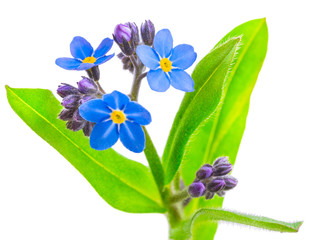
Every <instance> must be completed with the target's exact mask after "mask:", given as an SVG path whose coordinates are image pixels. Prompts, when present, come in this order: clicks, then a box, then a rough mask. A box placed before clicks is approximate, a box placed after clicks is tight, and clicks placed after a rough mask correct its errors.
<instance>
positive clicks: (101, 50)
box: [93, 38, 113, 58]
mask: <svg viewBox="0 0 310 240" xmlns="http://www.w3.org/2000/svg"><path fill="white" fill-rule="evenodd" d="M112 46H113V40H112V39H110V38H105V39H103V40H102V42H101V43H100V44H99V46H98V47H97V49H96V50H95V52H94V55H93V57H94V58H100V57H103V56H104V55H105V54H106V53H107V52H108V51H109V50H110V49H111V47H112Z"/></svg>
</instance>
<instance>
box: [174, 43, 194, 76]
mask: <svg viewBox="0 0 310 240" xmlns="http://www.w3.org/2000/svg"><path fill="white" fill-rule="evenodd" d="M196 58H197V53H195V52H194V48H193V47H192V46H191V45H187V44H181V45H178V46H176V47H175V48H174V49H173V50H172V53H171V57H170V59H169V60H170V61H171V62H172V66H173V67H177V68H181V69H183V70H185V69H187V68H189V67H190V66H192V64H193V63H194V62H195V60H196Z"/></svg>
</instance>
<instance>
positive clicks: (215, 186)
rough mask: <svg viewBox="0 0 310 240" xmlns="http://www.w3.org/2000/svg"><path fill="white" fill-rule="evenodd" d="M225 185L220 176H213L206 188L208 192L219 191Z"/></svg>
mask: <svg viewBox="0 0 310 240" xmlns="http://www.w3.org/2000/svg"><path fill="white" fill-rule="evenodd" d="M224 187H225V181H224V179H222V178H215V179H213V180H212V181H211V182H209V184H208V185H207V189H208V190H209V191H210V192H218V191H221V190H222V189H223V188H224Z"/></svg>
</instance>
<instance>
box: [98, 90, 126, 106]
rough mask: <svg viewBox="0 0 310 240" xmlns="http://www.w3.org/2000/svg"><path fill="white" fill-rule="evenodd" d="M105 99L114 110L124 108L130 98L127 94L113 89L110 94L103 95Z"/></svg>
mask: <svg viewBox="0 0 310 240" xmlns="http://www.w3.org/2000/svg"><path fill="white" fill-rule="evenodd" d="M103 101H104V102H105V103H106V104H107V105H108V106H109V107H110V108H112V109H114V110H117V109H118V110H123V109H124V107H125V106H126V105H127V103H129V101H130V99H129V97H128V96H127V95H125V94H123V93H121V92H119V91H113V92H112V93H110V94H105V95H103Z"/></svg>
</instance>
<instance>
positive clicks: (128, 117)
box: [79, 91, 152, 153]
mask: <svg viewBox="0 0 310 240" xmlns="http://www.w3.org/2000/svg"><path fill="white" fill-rule="evenodd" d="M79 113H80V115H81V116H82V118H84V119H85V120H87V121H90V122H94V123H96V125H95V126H94V128H93V131H92V133H91V135H90V146H91V147H92V148H94V149H96V150H106V149H108V148H110V147H112V146H113V145H114V144H115V143H116V142H117V140H118V139H119V138H120V140H121V142H122V143H123V144H124V146H125V147H126V148H128V149H129V150H130V151H132V152H136V153H139V152H142V151H143V150H144V147H145V135H144V131H143V129H142V127H141V125H147V124H149V123H150V122H151V121H152V119H151V114H150V113H149V112H148V111H147V110H146V109H145V108H144V107H142V106H141V105H140V104H138V103H137V102H134V101H130V99H129V97H128V96H126V95H125V94H123V93H120V92H118V91H113V92H112V93H110V94H105V95H103V98H102V99H94V100H90V101H88V102H86V103H84V104H82V105H81V106H80V108H79Z"/></svg>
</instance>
